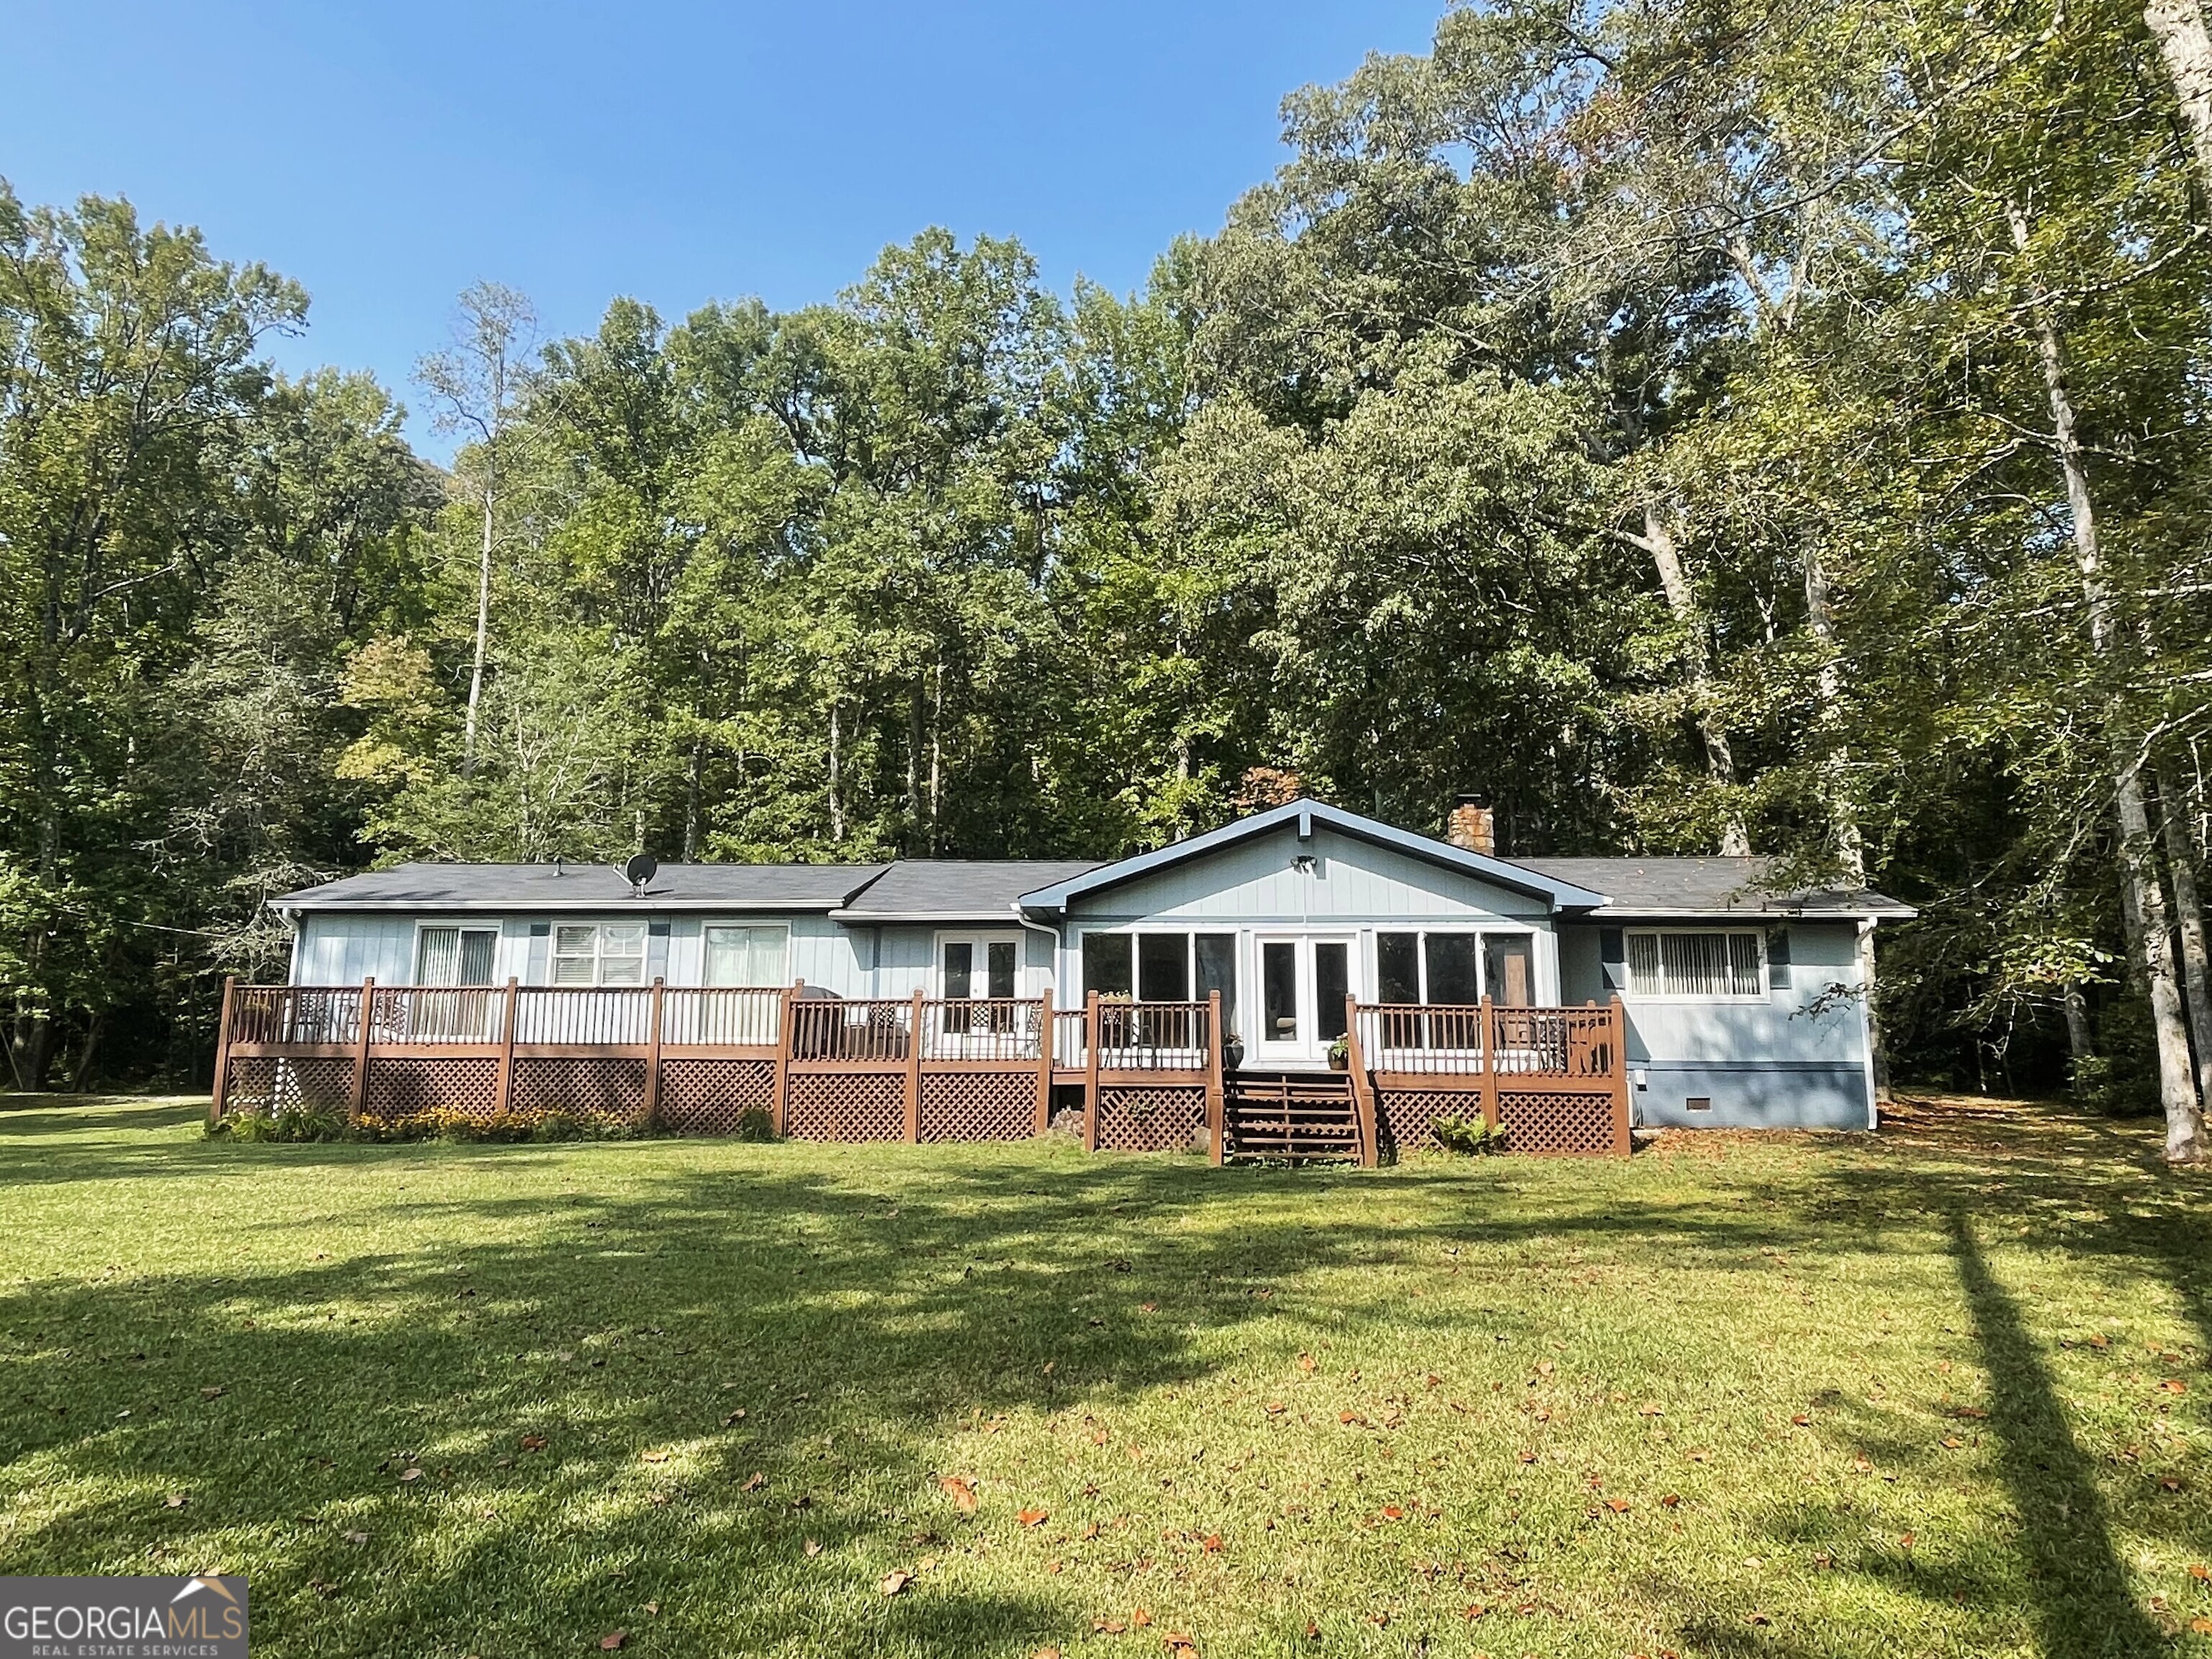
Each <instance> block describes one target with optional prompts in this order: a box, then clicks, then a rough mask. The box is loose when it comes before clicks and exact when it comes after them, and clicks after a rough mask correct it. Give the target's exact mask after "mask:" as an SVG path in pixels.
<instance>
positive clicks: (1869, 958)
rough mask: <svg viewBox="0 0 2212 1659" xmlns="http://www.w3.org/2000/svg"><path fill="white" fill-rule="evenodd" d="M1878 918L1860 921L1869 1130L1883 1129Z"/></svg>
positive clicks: (1861, 1041)
mask: <svg viewBox="0 0 2212 1659" xmlns="http://www.w3.org/2000/svg"><path fill="white" fill-rule="evenodd" d="M1878 921H1879V918H1877V917H1874V916H1861V917H1860V918H1859V939H1858V947H1859V948H1858V959H1859V1050H1860V1053H1861V1055H1862V1056H1863V1060H1864V1061H1865V1070H1866V1091H1867V1125H1866V1126H1867V1127H1868V1128H1869V1129H1879V1128H1881V1095H1880V1093H1879V1092H1878V1091H1877V1079H1875V1067H1874V951H1873V945H1874V930H1875V927H1876V926H1877V924H1878Z"/></svg>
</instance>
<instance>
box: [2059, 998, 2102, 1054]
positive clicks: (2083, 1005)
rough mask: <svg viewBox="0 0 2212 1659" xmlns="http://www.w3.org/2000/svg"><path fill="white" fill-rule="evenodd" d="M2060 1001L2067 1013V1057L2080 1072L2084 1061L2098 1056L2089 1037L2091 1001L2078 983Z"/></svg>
mask: <svg viewBox="0 0 2212 1659" xmlns="http://www.w3.org/2000/svg"><path fill="white" fill-rule="evenodd" d="M2060 1006H2061V1007H2063V1009H2064V1010H2065V1013H2066V1057H2067V1059H2068V1060H2070V1061H2072V1062H2073V1066H2074V1069H2075V1071H2076V1072H2078V1071H2079V1070H2080V1069H2081V1062H2082V1061H2083V1060H2093V1059H2095V1058H2096V1055H2097V1049H2096V1045H2095V1043H2094V1042H2092V1041H2091V1040H2090V1036H2089V999H2088V998H2087V997H2086V996H2084V995H2082V994H2081V986H2080V985H2079V984H2078V983H2076V984H2073V985H2069V986H2068V987H2066V990H2065V993H2064V994H2063V996H2062V997H2061V998H2060Z"/></svg>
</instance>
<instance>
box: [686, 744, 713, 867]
mask: <svg viewBox="0 0 2212 1659" xmlns="http://www.w3.org/2000/svg"><path fill="white" fill-rule="evenodd" d="M706 749H707V745H706V741H705V739H703V738H692V739H691V771H690V775H689V776H688V777H686V778H685V779H684V863H686V864H696V863H697V862H698V861H699V772H700V769H701V768H702V767H703V766H704V765H705V764H706V762H707V755H706Z"/></svg>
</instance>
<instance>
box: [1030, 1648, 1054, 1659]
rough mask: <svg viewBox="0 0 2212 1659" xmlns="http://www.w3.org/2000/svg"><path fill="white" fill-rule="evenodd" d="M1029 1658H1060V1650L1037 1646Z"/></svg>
mask: <svg viewBox="0 0 2212 1659" xmlns="http://www.w3.org/2000/svg"><path fill="white" fill-rule="evenodd" d="M1030 1659H1060V1650H1059V1649H1058V1648H1039V1649H1038V1650H1036V1652H1035V1653H1033V1654H1031V1655H1030Z"/></svg>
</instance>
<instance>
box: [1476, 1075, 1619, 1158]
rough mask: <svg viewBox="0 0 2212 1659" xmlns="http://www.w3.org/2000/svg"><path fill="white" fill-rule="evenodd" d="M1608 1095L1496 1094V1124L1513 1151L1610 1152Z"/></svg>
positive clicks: (1551, 1091) (1507, 1091)
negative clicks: (1501, 1127)
mask: <svg viewBox="0 0 2212 1659" xmlns="http://www.w3.org/2000/svg"><path fill="white" fill-rule="evenodd" d="M1498 1121H1499V1122H1500V1123H1502V1124H1504V1126H1505V1146H1506V1149H1507V1150H1508V1151H1509V1152H1611V1151H1613V1096H1612V1095H1611V1094H1590V1093H1587V1092H1583V1091H1570V1090H1564V1089H1545V1090H1535V1089H1525V1090H1524V1089H1505V1090H1500V1091H1498Z"/></svg>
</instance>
